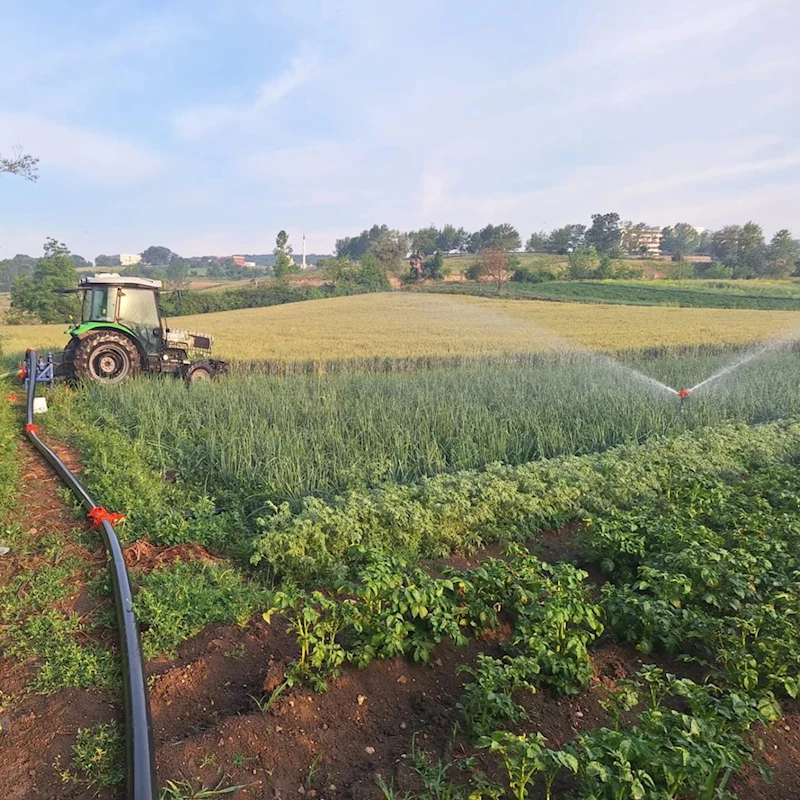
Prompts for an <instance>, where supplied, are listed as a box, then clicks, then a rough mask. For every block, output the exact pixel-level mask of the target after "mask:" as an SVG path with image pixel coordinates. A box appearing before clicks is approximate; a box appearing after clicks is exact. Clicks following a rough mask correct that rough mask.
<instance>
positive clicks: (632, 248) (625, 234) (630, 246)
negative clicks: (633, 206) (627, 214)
mask: <svg viewBox="0 0 800 800" xmlns="http://www.w3.org/2000/svg"><path fill="white" fill-rule="evenodd" d="M646 234H647V223H645V222H637V223H636V224H634V223H633V222H631V221H628V222H623V223H622V234H621V236H620V247H621V248H622V250H623V252H625V253H627V254H628V255H629V256H642V255H646V254H647V245H646V244H645V236H646Z"/></svg>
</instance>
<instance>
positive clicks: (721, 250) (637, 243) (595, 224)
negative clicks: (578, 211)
mask: <svg viewBox="0 0 800 800" xmlns="http://www.w3.org/2000/svg"><path fill="white" fill-rule="evenodd" d="M651 231H652V229H651V228H649V227H648V226H647V225H646V224H645V223H643V222H639V223H633V222H623V221H621V220H620V217H619V214H616V213H610V214H593V215H592V225H591V226H590V227H588V228H587V227H586V226H584V225H580V224H573V225H565V226H563V227H561V228H556V229H554V230H552V231H550V232H545V231H539V232H538V233H533V234H531V236H530V238H529V239H528V241H527V242H526V244H525V249H526V250H527V251H528V252H531V253H555V254H559V255H569V254H571V253H576V252H579V251H580V250H581V249H588V250H594V251H595V252H596V253H597V255H598V256H600V257H602V256H610V257H611V258H620V257H622V256H626V255H627V256H647V255H648V254H650V245H649V242H650V240H651V239H650V233H651ZM660 233H661V241H660V245H659V251H660V253H661V254H663V255H667V256H671V257H672V259H673V260H674V261H683V260H684V259H686V258H687V257H688V256H692V255H706V256H710V257H711V259H712V263H710V264H709V265H707V266H704V265H697V266H695V268H694V270H695V272H696V273H697V274H698V275H699V276H700V277H719V278H725V277H729V278H731V277H732V278H757V277H775V278H781V277H788V276H790V275H797V274H800V241H798V240H797V239H794V238H793V237H792V234H791V233H790V232H789V231H788V230H785V229H784V230H780V231H778V232H777V233H776V234H775V235H774V236H773V237H772V239H771V240H770V241H769V242H767V241H766V239H765V237H764V232H763V230H762V229H761V227H760V226H759V225H758V224H756V223H755V222H748V223H746V224H745V225H728V226H726V227H724V228H721V229H720V230H717V231H709V230H703V231H701V230H699V229H698V228H696V227H694V226H693V225H690V224H689V223H687V222H679V223H677V224H675V225H671V226H668V227H665V228H662V229H661V231H660Z"/></svg>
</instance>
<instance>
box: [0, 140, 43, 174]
mask: <svg viewBox="0 0 800 800" xmlns="http://www.w3.org/2000/svg"><path fill="white" fill-rule="evenodd" d="M0 172H8V173H10V174H11V175H19V176H20V177H21V178H25V179H26V180H29V181H38V180H39V159H38V158H35V157H34V156H32V155H29V154H27V153H23V152H22V149H21V148H19V147H17V148H15V149H14V153H13V155H12V156H11V157H10V158H4V157H3V156H0Z"/></svg>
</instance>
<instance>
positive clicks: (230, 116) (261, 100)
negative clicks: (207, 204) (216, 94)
mask: <svg viewBox="0 0 800 800" xmlns="http://www.w3.org/2000/svg"><path fill="white" fill-rule="evenodd" d="M317 65H318V62H317V59H316V57H314V56H311V55H298V56H295V57H294V58H292V60H291V61H290V62H289V66H288V67H287V68H286V69H285V70H284V71H283V72H282V73H281V74H280V75H278V76H277V77H275V78H272V79H271V80H268V81H266V82H264V83H263V84H261V87H260V88H259V90H258V95H257V96H256V98H255V99H254V100H253V101H251V102H249V103H240V104H235V103H221V104H209V105H206V106H196V107H194V108H186V109H183V110H181V111H178V112H177V114H176V115H175V118H174V121H173V125H174V129H175V132H176V133H177V134H178V136H180V137H182V138H185V139H196V138H201V137H203V136H205V135H207V134H209V133H212V132H213V131H215V130H218V129H219V128H224V127H227V126H229V125H248V124H252V123H255V122H257V121H258V120H259V119H261V118H263V115H264V112H265V111H267V110H268V109H269V108H270V107H272V106H273V105H275V104H276V103H278V102H280V101H281V100H282V99H283V98H284V97H286V95H288V94H290V93H291V92H293V91H294V90H295V89H297V88H298V87H300V86H302V85H303V84H304V83H306V82H308V81H309V80H311V79H312V78H313V77H314V76H315V75H316V74H317Z"/></svg>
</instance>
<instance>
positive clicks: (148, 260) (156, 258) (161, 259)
mask: <svg viewBox="0 0 800 800" xmlns="http://www.w3.org/2000/svg"><path fill="white" fill-rule="evenodd" d="M140 255H141V257H142V263H143V264H149V265H150V266H152V267H163V266H166V265H167V264H169V262H170V261H172V259H173V258H178V254H177V253H173V252H172V250H170V249H169V247H163V246H161V245H151V246H150V247H148V248H147V250H145V251H143V252H142V253H141V254H140Z"/></svg>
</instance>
